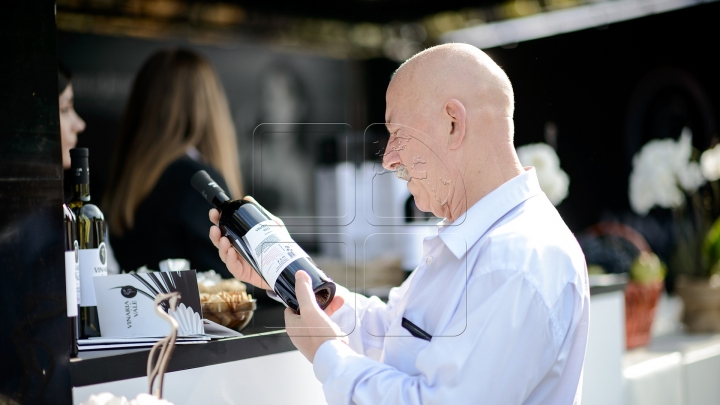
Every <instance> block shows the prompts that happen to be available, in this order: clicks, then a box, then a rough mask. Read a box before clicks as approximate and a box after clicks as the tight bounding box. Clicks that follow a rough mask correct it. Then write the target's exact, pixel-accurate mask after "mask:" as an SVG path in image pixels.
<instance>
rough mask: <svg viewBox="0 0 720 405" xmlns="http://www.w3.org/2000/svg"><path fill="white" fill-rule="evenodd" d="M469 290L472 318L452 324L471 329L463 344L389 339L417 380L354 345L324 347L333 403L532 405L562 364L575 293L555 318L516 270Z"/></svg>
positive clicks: (461, 316)
mask: <svg viewBox="0 0 720 405" xmlns="http://www.w3.org/2000/svg"><path fill="white" fill-rule="evenodd" d="M467 290H468V291H472V294H470V296H468V297H467V301H466V302H467V312H465V311H457V312H456V314H457V317H456V318H454V319H453V320H452V322H451V324H452V325H455V326H457V325H458V324H460V325H465V328H464V330H463V331H462V332H461V333H460V334H458V335H457V336H436V337H434V338H433V339H432V341H431V342H426V341H423V340H421V339H418V338H414V337H411V336H385V337H384V339H385V340H390V339H402V340H403V341H402V342H400V344H399V345H398V346H395V347H400V352H401V353H400V356H402V357H403V358H404V359H405V360H406V361H411V362H414V363H415V368H416V369H417V371H418V373H417V374H415V375H411V374H408V373H405V372H402V371H400V370H398V369H396V368H395V367H392V366H391V365H388V364H384V363H382V362H380V361H378V359H377V358H376V359H373V358H370V357H368V356H363V355H362V354H363V353H360V352H357V351H356V350H354V349H353V348H352V345H351V347H348V346H347V345H345V344H343V343H341V342H337V341H330V342H326V343H324V344H323V345H322V346H321V347H320V349H319V350H318V352H317V354H316V355H315V359H314V365H313V367H314V372H315V375H316V377H317V378H318V379H319V380H320V381H321V382H322V383H323V387H324V391H325V396H326V399H327V401H328V403H329V404H362V405H364V404H368V405H369V404H464V403H468V404H476V403H479V402H478V401H481V402H482V403H486V404H502V405H512V404H522V403H524V401H525V400H526V399H527V398H528V396H529V395H530V394H531V392H532V391H533V389H534V388H535V387H536V386H537V385H538V382H539V381H540V380H542V379H543V378H544V377H545V375H546V374H548V372H549V371H550V369H551V367H552V366H553V363H554V361H555V359H556V357H557V356H558V351H559V350H560V345H559V344H558V342H560V343H562V340H563V337H564V336H558V335H559V334H560V335H563V334H565V333H567V332H563V329H567V326H568V325H567V323H569V321H570V320H567V321H568V322H562V320H560V319H558V317H557V316H556V315H555V313H567V312H568V311H567V310H568V308H567V306H570V311H569V313H570V314H572V312H573V311H572V306H573V305H574V295H573V294H572V291H571V293H570V294H569V295H567V294H566V295H563V297H565V298H564V299H563V300H561V301H567V302H558V303H557V306H556V308H554V311H553V308H548V307H547V305H546V303H545V302H544V301H543V300H542V299H541V297H540V296H539V294H538V293H537V291H536V289H535V287H534V286H532V285H531V284H530V283H529V282H528V281H527V279H526V278H525V277H524V276H523V274H522V272H518V271H512V270H508V271H493V272H489V273H485V274H482V275H479V276H478V277H476V278H475V279H474V280H471V285H469V286H468V289H467ZM508 297H512V300H508ZM440 298H442V297H440ZM369 302H371V301H369ZM371 305H372V304H371ZM383 309H384V310H385V311H390V312H391V310H387V308H383ZM370 313H371V312H370ZM380 313H383V311H380ZM466 313H467V318H466V319H465V314H466ZM384 315H387V314H386V313H385V314H384ZM378 320H379V321H380V322H387V320H386V319H385V318H384V317H383V316H379V317H378V318H377V319H373V321H375V322H376V321H378ZM561 323H566V325H562V324H561ZM363 326H364V325H363ZM440 335H442V333H441V334H440ZM385 343H386V344H389V343H390V342H385ZM396 343H397V342H396ZM403 350H405V353H402V351H403ZM396 351H397V350H396ZM414 351H417V352H415V353H414ZM401 360H402V359H401Z"/></svg>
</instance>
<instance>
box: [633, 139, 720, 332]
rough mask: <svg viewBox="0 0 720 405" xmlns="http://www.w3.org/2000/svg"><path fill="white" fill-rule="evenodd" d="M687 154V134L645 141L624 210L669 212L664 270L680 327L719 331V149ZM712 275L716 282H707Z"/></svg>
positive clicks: (690, 150) (689, 149)
mask: <svg viewBox="0 0 720 405" xmlns="http://www.w3.org/2000/svg"><path fill="white" fill-rule="evenodd" d="M698 155H699V153H698V152H697V151H694V150H693V147H692V133H691V132H690V130H689V129H688V128H684V129H683V130H682V133H681V135H680V138H679V139H678V140H674V139H655V140H651V141H650V142H648V143H647V144H645V146H643V148H642V149H641V150H640V152H638V153H637V154H636V155H635V156H634V157H633V170H632V172H631V174H630V185H629V197H630V206H631V208H632V209H633V211H635V212H636V213H637V214H639V215H643V216H644V215H647V214H648V212H649V211H650V209H651V208H653V207H655V206H657V207H661V208H668V209H671V210H672V212H673V222H674V231H675V242H676V244H675V249H674V253H673V255H672V257H671V259H670V270H671V271H672V272H673V273H674V274H675V275H676V276H677V283H676V291H677V293H678V295H679V296H680V297H681V298H682V299H683V302H684V306H685V311H684V315H683V322H684V323H685V324H686V325H687V327H688V329H689V330H690V331H692V332H710V331H720V225H715V226H713V222H714V221H715V220H716V218H717V217H718V213H719V211H720V209H719V208H718V202H720V185H718V179H720V148H718V147H716V148H713V149H709V150H707V151H705V152H704V153H703V154H702V155H701V156H700V159H699V160H700V161H699V162H698V161H697V156H698ZM713 274H717V276H714V277H713Z"/></svg>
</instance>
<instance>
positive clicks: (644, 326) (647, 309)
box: [590, 222, 664, 349]
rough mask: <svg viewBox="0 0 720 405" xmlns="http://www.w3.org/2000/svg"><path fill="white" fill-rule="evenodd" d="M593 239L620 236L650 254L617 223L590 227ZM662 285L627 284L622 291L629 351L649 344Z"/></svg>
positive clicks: (635, 236)
mask: <svg viewBox="0 0 720 405" xmlns="http://www.w3.org/2000/svg"><path fill="white" fill-rule="evenodd" d="M590 231H591V232H592V233H593V234H595V235H596V236H602V235H615V236H620V237H622V238H624V239H626V240H627V241H629V242H630V243H632V244H633V245H635V247H636V248H637V249H638V250H639V251H640V252H652V250H651V249H650V245H649V244H648V243H647V241H646V240H645V238H644V237H643V236H642V235H641V234H640V233H639V232H638V231H636V230H635V229H633V228H631V227H629V226H628V225H625V224H622V223H618V222H600V223H598V224H596V225H594V226H592V227H591V228H590ZM663 287H664V283H663V282H662V281H661V282H658V283H653V284H640V283H636V282H634V281H630V282H629V283H628V285H627V287H626V288H625V344H626V347H627V348H628V349H633V348H636V347H641V346H645V345H647V344H648V343H650V330H651V328H652V323H653V319H654V318H655V309H656V308H657V303H658V299H659V298H660V293H662V290H663Z"/></svg>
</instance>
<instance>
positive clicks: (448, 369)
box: [210, 44, 589, 405]
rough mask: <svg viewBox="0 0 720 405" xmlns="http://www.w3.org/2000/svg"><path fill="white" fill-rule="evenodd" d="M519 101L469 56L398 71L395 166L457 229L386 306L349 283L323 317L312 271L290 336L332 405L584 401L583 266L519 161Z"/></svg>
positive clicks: (392, 122)
mask: <svg viewBox="0 0 720 405" xmlns="http://www.w3.org/2000/svg"><path fill="white" fill-rule="evenodd" d="M513 104H514V100H513V91H512V87H511V85H510V81H509V79H508V78H507V76H506V75H505V73H504V72H503V71H502V69H501V68H500V67H499V66H498V65H497V64H495V63H494V62H493V61H492V60H491V59H490V58H489V57H488V56H487V55H486V54H484V53H483V52H482V51H480V50H478V49H477V48H474V47H471V46H469V45H462V44H450V45H441V46H437V47H434V48H430V49H428V50H426V51H424V52H421V53H419V54H417V55H416V56H414V57H413V58H411V59H410V60H408V61H407V62H405V63H404V64H403V65H402V66H401V67H400V68H399V69H398V70H397V72H396V74H395V76H394V77H393V79H392V80H391V82H390V85H389V87H388V90H387V110H386V121H387V124H386V125H387V128H388V131H389V132H390V139H389V141H388V145H387V148H386V152H385V155H384V159H383V166H384V167H385V168H386V169H388V170H395V171H396V172H397V175H398V177H400V178H402V179H404V180H407V182H408V183H407V186H408V189H409V190H410V192H411V193H412V194H413V196H414V198H415V202H416V204H417V206H418V208H420V209H421V210H423V211H429V212H432V213H433V214H435V215H436V216H438V217H441V218H444V220H443V221H442V222H441V223H440V224H439V231H438V235H437V236H433V237H429V238H426V239H425V241H424V242H423V252H424V260H423V261H422V264H421V265H420V266H419V267H418V268H417V269H415V271H414V272H413V273H412V274H411V276H410V277H409V278H408V279H407V280H406V281H405V282H404V283H403V284H402V285H401V286H400V287H398V288H395V289H393V290H392V291H391V293H390V297H389V300H388V302H387V304H386V303H383V302H382V301H380V300H379V299H377V297H371V298H367V297H364V296H361V295H357V294H352V293H350V292H348V291H347V290H346V289H344V288H342V287H339V289H338V294H337V296H336V298H335V299H334V300H333V302H332V303H331V305H330V306H329V307H328V309H326V311H325V312H323V311H321V310H320V308H319V307H318V306H317V304H316V303H315V298H314V294H313V293H312V291H311V286H310V282H309V278H308V276H307V275H306V274H305V273H303V272H298V274H297V276H296V290H297V295H298V300H299V303H300V315H298V314H295V313H294V312H292V311H291V310H289V309H288V310H286V313H285V321H286V327H287V333H288V335H290V337H291V338H292V341H293V343H294V344H295V346H297V348H298V349H299V350H300V351H301V352H302V353H303V354H304V355H305V356H306V357H307V358H308V360H310V361H311V362H313V367H314V371H315V375H316V377H317V378H318V379H319V380H320V381H321V382H322V383H323V388H324V391H325V396H326V399H327V401H328V403H329V404H368V405H370V404H372V405H377V404H498V405H512V404H573V403H579V402H580V389H579V388H580V385H581V375H582V366H583V360H584V357H585V347H586V342H587V331H588V317H589V291H588V284H587V276H586V273H587V271H586V267H585V260H584V257H583V254H582V252H581V250H580V247H579V246H578V244H577V242H576V240H575V238H574V237H573V235H572V233H571V232H570V231H569V230H568V228H567V227H566V225H565V223H564V222H563V220H562V219H561V218H560V216H559V215H558V212H557V211H556V210H555V208H554V207H553V205H552V204H551V203H550V201H549V200H548V199H547V197H546V196H545V195H544V194H543V192H542V191H541V190H540V186H539V184H538V180H537V177H536V174H535V169H533V168H523V167H522V165H521V164H520V162H519V160H518V158H517V155H516V154H515V148H514V146H513V119H512V116H513ZM211 220H213V221H214V222H216V221H217V213H216V212H211ZM210 235H211V239H212V240H213V241H214V242H215V243H216V245H217V246H218V247H219V250H220V256H221V258H222V259H223V260H224V261H225V262H226V264H227V265H228V268H229V269H230V271H232V272H233V273H234V274H235V275H236V276H237V277H239V278H240V279H242V280H245V281H248V282H251V283H253V284H255V285H257V286H264V287H265V288H267V285H263V283H262V281H261V280H260V278H259V277H258V276H257V275H255V273H254V272H253V271H252V269H250V267H249V266H248V265H247V264H246V263H244V262H243V261H241V260H240V259H239V258H238V256H237V255H236V254H235V252H234V251H233V250H232V249H230V244H229V242H228V241H227V240H226V239H225V238H222V239H221V238H220V233H219V230H218V229H217V228H216V227H213V228H212V229H211V233H210Z"/></svg>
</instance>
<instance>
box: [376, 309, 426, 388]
mask: <svg viewBox="0 0 720 405" xmlns="http://www.w3.org/2000/svg"><path fill="white" fill-rule="evenodd" d="M389 332H390V333H388V334H387V336H386V337H385V356H384V357H385V360H384V362H385V364H387V365H389V366H392V367H395V368H396V369H398V370H399V371H402V372H403V373H405V374H408V375H412V376H415V375H419V374H420V371H419V370H418V369H417V367H416V365H417V360H418V356H419V355H420V353H421V352H422V351H423V350H425V348H427V346H428V345H429V344H430V341H428V340H425V339H421V338H418V337H415V336H413V335H412V334H411V333H410V332H409V331H408V330H407V329H405V328H403V327H402V325H401V324H400V322H397V323H396V324H395V325H393V327H392V328H390V331H389Z"/></svg>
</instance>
